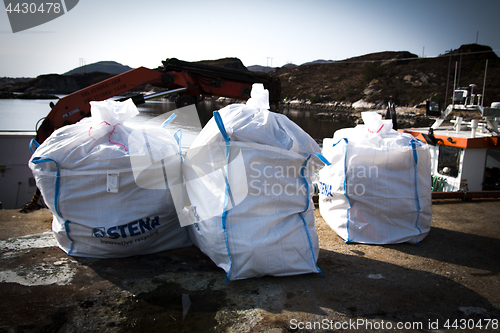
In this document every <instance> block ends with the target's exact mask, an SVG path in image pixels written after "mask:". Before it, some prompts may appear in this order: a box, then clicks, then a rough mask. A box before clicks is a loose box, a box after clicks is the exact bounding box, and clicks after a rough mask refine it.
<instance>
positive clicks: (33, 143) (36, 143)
mask: <svg viewBox="0 0 500 333" xmlns="http://www.w3.org/2000/svg"><path fill="white" fill-rule="evenodd" d="M33 145H35V149H33V147H32V146H33ZM38 147H40V144H39V143H38V142H37V141H36V140H35V139H31V141H30V144H29V148H30V151H31V154H34V153H35V150H36V149H37V148H38Z"/></svg>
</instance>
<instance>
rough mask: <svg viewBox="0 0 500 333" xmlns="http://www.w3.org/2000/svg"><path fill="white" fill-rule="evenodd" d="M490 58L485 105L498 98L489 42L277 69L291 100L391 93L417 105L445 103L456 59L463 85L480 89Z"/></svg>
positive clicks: (498, 65) (499, 71)
mask: <svg viewBox="0 0 500 333" xmlns="http://www.w3.org/2000/svg"><path fill="white" fill-rule="evenodd" d="M487 59H488V70H487V78H486V92H485V103H484V105H490V103H491V102H494V101H500V86H499V85H498V83H499V82H500V60H499V58H498V57H497V55H496V54H495V53H494V52H493V51H492V49H491V48H490V47H488V46H482V45H477V44H470V45H463V46H461V47H460V48H459V49H457V50H452V51H450V52H447V53H445V54H444V55H441V56H439V57H437V58H419V57H418V56H417V55H415V54H412V53H409V52H381V53H373V54H368V55H364V56H360V57H356V58H351V59H347V60H343V61H336V62H326V63H320V64H310V65H301V66H298V67H295V68H285V67H282V68H278V69H275V70H274V73H275V74H276V75H278V76H279V77H280V79H281V87H282V98H287V99H288V100H294V99H308V100H310V101H311V102H313V103H314V102H316V103H318V102H328V101H342V102H350V103H353V102H356V101H359V100H364V101H367V102H371V103H375V104H384V103H386V102H387V101H389V100H390V99H392V100H393V101H394V102H395V103H396V104H397V105H400V106H406V105H408V106H415V105H418V104H421V103H423V102H425V101H426V100H436V101H440V102H441V103H442V104H444V103H445V96H446V87H447V84H448V101H450V98H451V93H452V90H453V81H454V74H455V63H457V64H458V67H459V72H458V73H459V77H458V78H457V79H459V81H458V83H459V86H465V87H467V86H468V85H469V84H471V83H474V84H476V85H477V86H476V87H475V90H474V92H475V93H482V89H483V80H484V73H485V65H486V60H487ZM448 73H449V74H448ZM458 73H457V75H458ZM448 79H449V80H448ZM446 104H447V103H446Z"/></svg>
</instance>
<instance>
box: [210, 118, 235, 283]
mask: <svg viewBox="0 0 500 333" xmlns="http://www.w3.org/2000/svg"><path fill="white" fill-rule="evenodd" d="M214 119H215V123H216V124H217V127H218V128H219V131H220V132H221V134H222V137H223V138H224V142H225V143H226V161H225V164H224V182H225V184H226V185H225V190H224V212H222V228H223V229H224V240H225V242H226V248H227V255H228V256H229V264H230V268H229V272H227V273H226V279H225V280H224V283H227V282H228V281H229V279H230V278H231V272H232V269H233V259H232V258H231V252H230V251H229V243H228V241H227V228H226V223H227V206H228V202H229V178H228V164H229V152H230V150H231V146H230V141H231V139H230V138H229V136H228V135H227V132H226V128H225V127H224V123H223V121H222V118H221V116H220V114H219V111H214Z"/></svg>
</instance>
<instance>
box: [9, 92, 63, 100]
mask: <svg viewBox="0 0 500 333" xmlns="http://www.w3.org/2000/svg"><path fill="white" fill-rule="evenodd" d="M0 99H59V97H57V96H56V95H51V94H39V93H21V94H16V93H12V92H0Z"/></svg>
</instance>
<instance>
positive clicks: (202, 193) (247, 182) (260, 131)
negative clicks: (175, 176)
mask: <svg viewBox="0 0 500 333" xmlns="http://www.w3.org/2000/svg"><path fill="white" fill-rule="evenodd" d="M266 93H267V90H264V89H263V87H262V85H255V84H254V86H253V89H252V95H251V96H252V97H251V98H250V99H249V100H248V101H247V104H246V105H245V104H233V105H229V106H227V107H225V108H223V109H221V110H220V111H216V112H214V117H213V118H212V119H211V120H210V121H209V122H208V124H207V125H206V126H205V127H204V128H203V130H202V131H201V133H200V134H199V135H198V137H197V138H196V140H195V141H194V142H193V145H192V146H191V148H190V149H189V151H188V152H187V155H186V158H185V160H184V163H183V174H184V177H185V182H186V190H187V194H188V197H189V200H190V202H191V207H190V214H191V216H192V218H193V222H194V224H192V225H190V226H189V234H190V236H191V239H192V241H193V243H194V244H195V245H196V246H198V247H199V248H200V249H201V250H202V251H203V252H204V253H205V254H206V255H208V256H209V257H210V258H211V259H212V260H213V261H214V262H215V263H216V264H217V265H218V266H219V267H221V268H223V269H224V270H225V271H226V281H228V280H237V279H245V278H251V277H258V276H264V275H274V276H284V275H293V274H304V273H312V272H314V273H318V272H320V270H319V268H318V267H317V266H316V260H317V258H318V252H319V246H318V236H317V233H316V227H315V224H314V213H313V209H314V206H313V203H312V196H311V195H310V187H311V182H310V175H311V174H312V173H311V169H314V168H315V167H318V165H317V164H315V163H314V162H312V160H317V159H316V157H314V158H311V161H310V160H309V158H310V157H311V154H315V153H318V152H319V150H320V149H319V146H318V145H317V143H316V142H315V141H314V140H313V139H312V138H311V137H310V136H309V135H308V134H306V133H305V132H304V131H303V130H302V129H301V128H299V127H298V126H297V125H296V124H294V123H293V122H292V121H290V120H289V119H288V118H287V117H286V116H284V115H281V114H277V113H273V112H270V111H269V110H267V109H268V108H269V105H268V97H267V94H266ZM321 166H323V164H322V163H321Z"/></svg>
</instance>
